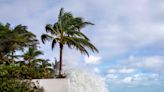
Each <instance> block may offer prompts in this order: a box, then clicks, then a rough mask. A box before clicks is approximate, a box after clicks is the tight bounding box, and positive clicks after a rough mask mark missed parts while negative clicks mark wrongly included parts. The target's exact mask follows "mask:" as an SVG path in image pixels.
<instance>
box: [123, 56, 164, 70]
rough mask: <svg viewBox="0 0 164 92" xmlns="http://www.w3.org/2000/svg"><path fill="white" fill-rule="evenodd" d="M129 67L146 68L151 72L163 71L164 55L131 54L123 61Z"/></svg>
mask: <svg viewBox="0 0 164 92" xmlns="http://www.w3.org/2000/svg"><path fill="white" fill-rule="evenodd" d="M121 62H122V64H123V65H126V66H127V67H134V68H136V69H137V68H140V69H145V70H147V71H150V72H158V73H163V69H164V57H163V56H130V57H129V58H128V59H127V60H123V61H121Z"/></svg>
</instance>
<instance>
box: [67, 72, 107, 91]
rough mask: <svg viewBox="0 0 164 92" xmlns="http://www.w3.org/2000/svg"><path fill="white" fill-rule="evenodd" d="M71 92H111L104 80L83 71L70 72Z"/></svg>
mask: <svg viewBox="0 0 164 92" xmlns="http://www.w3.org/2000/svg"><path fill="white" fill-rule="evenodd" d="M68 78H69V79H70V92H109V91H108V89H107V85H106V83H105V81H104V79H103V78H102V77H100V76H98V75H96V74H94V73H92V72H88V71H85V70H82V69H72V70H69V73H68Z"/></svg>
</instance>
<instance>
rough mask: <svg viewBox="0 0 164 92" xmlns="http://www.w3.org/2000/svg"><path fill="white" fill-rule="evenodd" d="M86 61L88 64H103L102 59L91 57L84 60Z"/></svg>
mask: <svg viewBox="0 0 164 92" xmlns="http://www.w3.org/2000/svg"><path fill="white" fill-rule="evenodd" d="M84 61H85V63H86V64H100V63H101V57H100V56H93V55H90V56H89V57H87V56H86V57H85V58H84Z"/></svg>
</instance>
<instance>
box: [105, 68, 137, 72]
mask: <svg viewBox="0 0 164 92" xmlns="http://www.w3.org/2000/svg"><path fill="white" fill-rule="evenodd" d="M133 72H135V69H133V68H122V67H120V68H118V67H117V68H110V69H109V70H108V73H133Z"/></svg>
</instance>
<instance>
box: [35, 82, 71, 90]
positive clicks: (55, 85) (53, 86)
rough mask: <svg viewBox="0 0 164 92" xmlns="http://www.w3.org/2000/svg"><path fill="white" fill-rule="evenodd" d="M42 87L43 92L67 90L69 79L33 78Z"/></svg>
mask: <svg viewBox="0 0 164 92" xmlns="http://www.w3.org/2000/svg"><path fill="white" fill-rule="evenodd" d="M32 81H33V82H36V81H38V82H39V85H40V86H42V87H44V90H45V92H69V79H34V80H32Z"/></svg>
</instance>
